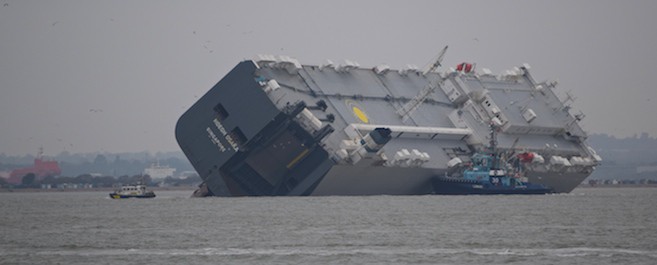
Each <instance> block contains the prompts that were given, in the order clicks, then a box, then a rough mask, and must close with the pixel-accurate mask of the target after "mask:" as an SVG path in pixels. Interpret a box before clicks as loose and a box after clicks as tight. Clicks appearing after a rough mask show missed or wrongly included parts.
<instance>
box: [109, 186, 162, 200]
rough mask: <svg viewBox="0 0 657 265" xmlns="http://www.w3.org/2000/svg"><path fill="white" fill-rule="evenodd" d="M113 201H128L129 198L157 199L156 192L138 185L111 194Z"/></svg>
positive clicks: (124, 187)
mask: <svg viewBox="0 0 657 265" xmlns="http://www.w3.org/2000/svg"><path fill="white" fill-rule="evenodd" d="M109 196H110V198H112V199H128V198H141V199H144V198H155V192H153V191H151V190H146V185H144V184H141V183H137V184H136V185H126V186H121V188H120V189H117V190H115V191H114V192H112V193H110V194H109Z"/></svg>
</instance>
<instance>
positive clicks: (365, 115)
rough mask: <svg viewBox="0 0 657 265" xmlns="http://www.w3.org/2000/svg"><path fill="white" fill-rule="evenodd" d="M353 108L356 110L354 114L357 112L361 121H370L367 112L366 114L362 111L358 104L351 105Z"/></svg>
mask: <svg viewBox="0 0 657 265" xmlns="http://www.w3.org/2000/svg"><path fill="white" fill-rule="evenodd" d="M351 110H352V111H353V112H354V114H356V117H358V119H359V120H360V121H362V122H364V123H370V119H369V118H368V117H367V114H365V112H364V111H362V110H361V109H359V108H358V107H356V106H354V107H351Z"/></svg>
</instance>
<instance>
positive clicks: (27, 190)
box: [0, 186, 196, 193]
mask: <svg viewBox="0 0 657 265" xmlns="http://www.w3.org/2000/svg"><path fill="white" fill-rule="evenodd" d="M148 189H149V190H153V191H186V190H188V191H190V192H194V190H196V187H193V186H182V187H148ZM114 190H116V188H87V189H84V188H79V189H58V188H52V189H40V188H27V189H15V188H14V189H10V188H0V193H3V192H85V191H105V192H110V191H114Z"/></svg>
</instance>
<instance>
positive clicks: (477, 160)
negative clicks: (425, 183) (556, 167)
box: [432, 121, 554, 195]
mask: <svg viewBox="0 0 657 265" xmlns="http://www.w3.org/2000/svg"><path fill="white" fill-rule="evenodd" d="M490 129H491V130H490V146H489V147H488V150H485V151H483V152H477V153H475V154H474V155H473V156H472V157H471V159H470V160H471V161H470V162H469V163H466V164H465V168H464V169H463V170H462V172H461V174H460V176H458V174H452V175H447V174H446V175H445V176H438V177H435V178H434V179H433V180H432V184H433V188H434V193H435V194H443V195H469V194H548V193H553V192H554V191H553V189H552V188H550V187H547V186H545V185H543V184H536V183H530V182H528V181H527V178H526V177H525V176H524V172H523V170H522V163H525V162H527V161H529V160H531V159H532V158H533V153H528V152H525V153H521V154H518V155H515V156H514V155H513V154H502V153H500V152H498V150H497V148H496V147H497V140H496V132H497V129H498V127H497V126H496V125H495V123H494V121H491V123H490Z"/></svg>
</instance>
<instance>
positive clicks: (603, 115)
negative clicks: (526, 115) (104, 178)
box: [0, 0, 657, 155]
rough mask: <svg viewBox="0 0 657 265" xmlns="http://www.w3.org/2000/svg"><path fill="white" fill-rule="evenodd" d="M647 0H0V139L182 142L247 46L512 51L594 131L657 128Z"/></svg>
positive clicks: (139, 145) (362, 53)
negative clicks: (190, 112) (181, 121)
mask: <svg viewBox="0 0 657 265" xmlns="http://www.w3.org/2000/svg"><path fill="white" fill-rule="evenodd" d="M656 12H657V1H599V0H596V1H433V0H431V1H381V0H378V1H336V0H331V1H256V2H254V1H148V0H144V1H91V0H81V1H14V0H0V153H5V154H8V155H24V154H34V153H36V151H37V149H38V148H39V146H43V147H44V148H45V149H46V152H47V153H50V154H57V153H59V152H62V151H69V152H96V151H101V152H102V151H107V152H135V151H149V152H157V151H174V150H179V148H178V145H177V144H176V141H175V137H174V126H175V124H176V121H177V119H178V117H180V115H181V114H182V113H183V112H184V111H185V110H186V109H187V108H188V107H189V106H190V105H191V104H193V103H194V102H195V101H196V100H197V99H198V98H199V97H200V96H201V95H203V94H204V93H205V92H206V91H207V90H208V89H209V88H210V87H212V86H213V85H214V84H215V83H216V82H217V81H219V80H220V79H221V77H223V76H224V75H225V74H226V73H227V72H228V71H229V70H230V69H231V68H232V67H234V66H235V65H236V64H237V63H238V62H240V61H241V60H244V59H250V58H253V57H254V56H255V55H257V54H274V55H288V56H291V57H294V58H297V59H298V60H299V61H300V62H301V63H302V64H321V63H323V62H325V60H326V59H331V60H333V61H343V60H344V59H349V60H354V61H357V62H359V63H360V65H361V66H363V67H372V66H375V65H378V64H381V63H386V64H389V65H391V66H392V67H394V68H401V67H403V66H405V65H406V64H416V65H418V66H420V67H422V66H424V65H425V64H427V63H428V62H429V61H430V60H431V58H434V57H435V56H436V54H437V53H438V52H439V51H440V49H441V48H442V47H443V46H445V45H449V47H450V48H449V51H448V52H447V55H446V57H445V60H444V62H443V63H444V64H445V65H456V64H457V63H460V62H462V61H468V62H476V63H477V67H478V68H479V69H481V68H483V67H485V68H489V69H491V70H492V71H493V72H494V73H501V72H502V71H504V70H506V69H511V68H512V67H514V66H518V65H521V64H522V63H529V64H530V65H531V66H532V71H533V74H534V77H535V78H536V79H538V80H539V81H540V80H558V81H559V86H558V88H557V90H558V93H561V94H563V93H565V92H568V91H570V93H571V94H572V95H573V96H575V97H576V98H577V100H576V102H575V104H573V111H574V112H579V111H582V112H583V113H584V114H586V118H585V119H584V121H583V126H584V128H585V129H586V130H587V131H588V132H589V133H606V134H611V135H614V136H617V137H627V136H632V135H634V134H641V133H642V132H647V133H649V134H650V135H651V136H657V118H656V116H657V107H656V104H657V89H656V85H655V83H656V82H655V81H654V78H655V77H657V71H656V69H657V29H655V27H657V15H655V13H656Z"/></svg>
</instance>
